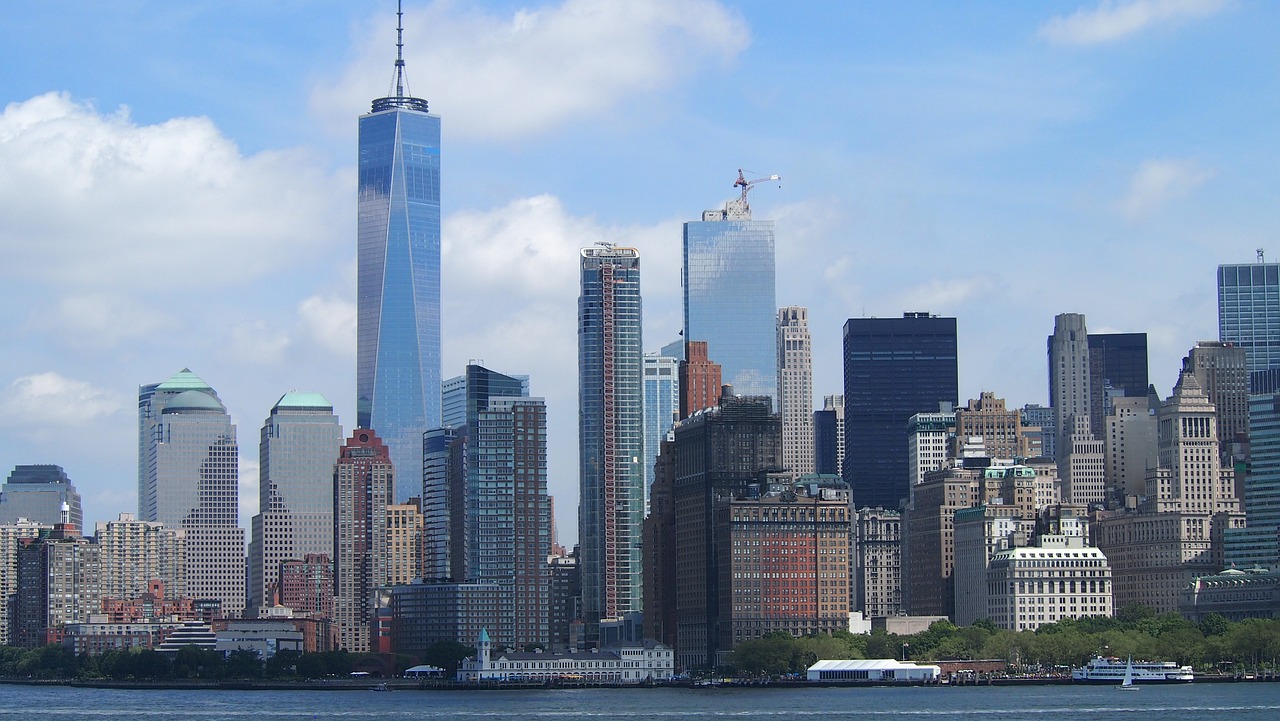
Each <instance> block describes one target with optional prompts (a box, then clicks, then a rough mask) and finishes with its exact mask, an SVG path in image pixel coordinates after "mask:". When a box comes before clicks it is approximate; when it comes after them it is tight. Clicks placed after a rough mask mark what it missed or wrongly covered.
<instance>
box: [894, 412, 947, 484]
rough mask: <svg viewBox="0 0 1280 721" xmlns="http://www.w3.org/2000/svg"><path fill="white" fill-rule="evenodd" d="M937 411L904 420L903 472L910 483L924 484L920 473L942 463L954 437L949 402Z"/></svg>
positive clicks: (945, 460)
mask: <svg viewBox="0 0 1280 721" xmlns="http://www.w3.org/2000/svg"><path fill="white" fill-rule="evenodd" d="M940 406H941V409H940V410H939V411H938V412H937V413H916V414H914V415H912V416H911V417H910V418H909V419H907V431H906V433H907V474H908V476H907V477H908V478H909V479H910V481H911V485H912V486H916V485H919V484H921V483H924V474H926V473H928V472H929V471H936V470H937V469H939V468H942V467H943V466H945V465H946V463H947V459H949V458H951V456H952V452H951V449H952V443H953V442H954V441H955V438H956V414H955V412H954V411H952V410H951V408H950V404H948V403H943V404H940Z"/></svg>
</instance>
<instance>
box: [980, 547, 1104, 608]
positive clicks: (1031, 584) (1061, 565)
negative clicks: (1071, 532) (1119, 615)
mask: <svg viewBox="0 0 1280 721" xmlns="http://www.w3.org/2000/svg"><path fill="white" fill-rule="evenodd" d="M1038 543H1039V545H1037V546H1031V547H1024V548H1009V549H1006V550H1003V551H999V552H997V553H996V554H995V556H993V557H992V559H991V563H990V567H989V568H988V569H987V594H986V595H987V614H986V615H987V618H989V619H991V620H992V621H993V622H995V624H996V625H997V626H999V627H1000V628H1004V629H1008V630H1010V631H1034V630H1036V629H1037V628H1038V627H1040V626H1041V625H1043V624H1046V623H1057V622H1058V621H1061V620H1062V619H1064V618H1081V617H1084V616H1111V615H1112V613H1113V611H1114V605H1113V596H1112V587H1111V565H1110V564H1109V563H1108V562H1107V557H1106V556H1104V555H1103V553H1102V551H1100V550H1098V549H1097V548H1094V547H1092V546H1087V545H1085V543H1086V542H1085V539H1084V538H1083V537H1080V536H1061V535H1054V536H1050V535H1045V536H1041V537H1039V539H1038Z"/></svg>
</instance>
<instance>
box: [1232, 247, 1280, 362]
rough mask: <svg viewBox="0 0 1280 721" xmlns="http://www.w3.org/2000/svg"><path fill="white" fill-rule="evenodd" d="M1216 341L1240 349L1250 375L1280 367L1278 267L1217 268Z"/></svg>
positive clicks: (1258, 265)
mask: <svg viewBox="0 0 1280 721" xmlns="http://www.w3.org/2000/svg"><path fill="white" fill-rule="evenodd" d="M1218 340H1220V341H1222V342H1223V343H1231V344H1232V345H1235V346H1237V347H1240V348H1243V349H1244V350H1245V353H1246V354H1247V358H1248V363H1249V371H1250V372H1251V373H1252V372H1255V371H1265V370H1268V369H1270V368H1275V367H1278V366H1280V263H1264V262H1262V259H1261V258H1259V259H1258V262H1257V263H1241V264H1231V265H1219V266H1218Z"/></svg>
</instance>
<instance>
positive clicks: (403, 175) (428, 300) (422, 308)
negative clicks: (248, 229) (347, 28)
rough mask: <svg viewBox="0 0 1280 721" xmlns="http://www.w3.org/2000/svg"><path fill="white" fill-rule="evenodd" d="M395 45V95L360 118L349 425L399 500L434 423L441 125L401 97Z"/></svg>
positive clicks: (415, 484) (417, 479) (416, 483)
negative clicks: (386, 455)
mask: <svg viewBox="0 0 1280 721" xmlns="http://www.w3.org/2000/svg"><path fill="white" fill-rule="evenodd" d="M396 47H397V54H396V75H395V94H394V95H391V96H388V97H385V98H378V99H377V100H374V101H373V110H372V112H370V113H369V114H368V115H363V116H361V117H360V164H359V166H360V167H359V189H360V210H359V254H358V299H357V306H358V310H357V313H358V319H357V338H356V424H357V425H358V426H359V427H360V428H372V429H375V430H376V431H377V433H378V436H379V437H381V438H382V440H383V442H384V443H385V444H386V445H387V448H388V449H389V450H390V454H391V461H392V463H393V465H394V466H395V468H396V471H397V474H396V477H397V482H396V489H395V494H394V499H395V500H402V499H405V498H408V497H409V496H413V495H417V494H418V493H419V492H420V491H421V486H420V483H421V478H422V476H421V472H422V434H423V433H424V432H425V431H426V430H427V429H429V428H435V427H438V426H439V425H440V118H439V117H437V116H435V115H429V114H427V101H425V100H422V99H420V98H414V97H410V96H409V95H407V94H406V92H405V87H404V60H403V58H402V52H400V51H401V50H402V48H403V44H402V43H401V42H399V40H397V44H396Z"/></svg>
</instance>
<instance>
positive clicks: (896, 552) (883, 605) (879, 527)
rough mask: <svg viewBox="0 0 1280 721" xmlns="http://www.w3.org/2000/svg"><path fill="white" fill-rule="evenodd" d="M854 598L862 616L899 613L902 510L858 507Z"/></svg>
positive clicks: (852, 603) (900, 601)
mask: <svg viewBox="0 0 1280 721" xmlns="http://www.w3.org/2000/svg"><path fill="white" fill-rule="evenodd" d="M853 531H854V532H853V536H852V539H851V540H852V543H853V558H854V561H853V584H852V586H853V588H852V590H853V594H852V596H853V600H852V602H851V605H850V608H852V609H853V610H855V611H861V612H862V616H863V618H874V617H880V616H897V615H899V614H901V613H902V611H903V607H902V514H901V513H900V512H899V511H898V510H897V509H896V508H895V509H886V508H860V509H858V511H857V512H856V514H855V515H854V519H853Z"/></svg>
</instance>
